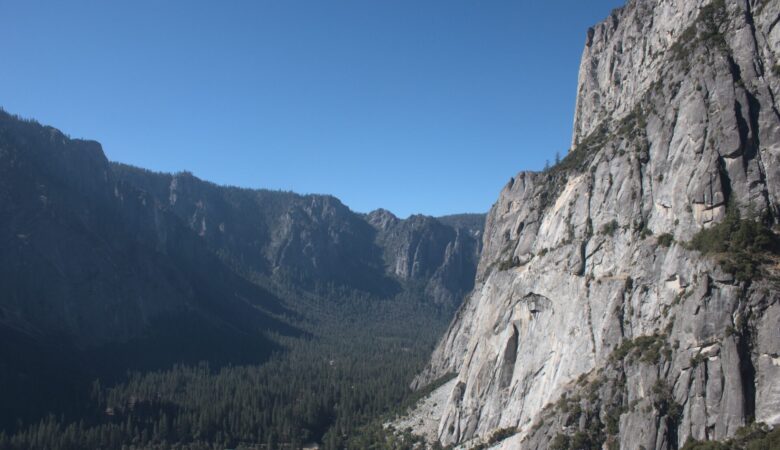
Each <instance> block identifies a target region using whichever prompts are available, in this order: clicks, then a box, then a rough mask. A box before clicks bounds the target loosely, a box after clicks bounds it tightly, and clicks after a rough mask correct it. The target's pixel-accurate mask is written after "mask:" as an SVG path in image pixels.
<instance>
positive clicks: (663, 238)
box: [658, 233, 674, 247]
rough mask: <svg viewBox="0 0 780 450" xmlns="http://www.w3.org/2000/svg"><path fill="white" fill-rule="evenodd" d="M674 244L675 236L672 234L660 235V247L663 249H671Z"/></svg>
mask: <svg viewBox="0 0 780 450" xmlns="http://www.w3.org/2000/svg"><path fill="white" fill-rule="evenodd" d="M673 242H674V235H672V234H671V233H663V234H659V235H658V245H660V246H661V247H669V246H670V245H672V243H673Z"/></svg>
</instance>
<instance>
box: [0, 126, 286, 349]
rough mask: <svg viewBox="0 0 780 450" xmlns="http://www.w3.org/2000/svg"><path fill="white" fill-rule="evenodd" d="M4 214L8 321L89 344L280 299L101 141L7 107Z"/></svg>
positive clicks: (2, 258) (3, 310)
mask: <svg viewBox="0 0 780 450" xmlns="http://www.w3.org/2000/svg"><path fill="white" fill-rule="evenodd" d="M0 217H1V218H2V220H0V242H2V247H3V251H2V252H0V267H1V268H2V270H0V280H2V285H3V291H4V293H3V295H2V297H0V325H2V326H4V327H8V329H11V330H15V331H17V332H22V333H24V334H28V335H33V336H38V337H49V338H52V337H56V339H58V340H59V342H60V343H64V342H70V343H72V344H73V345H75V346H76V347H79V348H87V347H95V346H99V345H103V344H106V343H109V342H124V341H127V340H130V339H134V338H139V337H141V336H143V335H144V334H145V333H146V332H148V331H149V328H150V326H152V325H153V324H154V323H155V321H157V320H158V319H160V318H162V317H164V316H168V315H171V314H176V315H183V316H186V315H189V314H193V315H195V316H198V317H200V318H202V319H203V320H205V321H206V322H210V323H212V324H213V323H214V322H219V321H220V320H230V321H232V320H235V319H236V318H238V317H244V318H249V317H254V318H257V319H258V322H257V323H264V322H265V321H266V320H267V319H268V318H267V317H266V316H265V315H264V314H263V313H261V311H260V309H256V308H254V307H252V306H250V305H253V304H254V305H255V306H259V307H260V308H261V309H262V308H267V309H270V310H274V309H276V308H277V307H278V306H279V304H278V299H276V298H275V297H274V296H273V295H271V294H270V293H268V292H266V291H264V290H262V289H260V288H258V287H256V286H252V285H250V284H249V283H247V282H245V281H242V280H241V279H240V278H239V277H236V276H234V275H232V273H231V272H230V271H228V270H226V269H222V268H220V267H219V263H218V260H217V259H216V258H215V257H213V256H212V255H210V253H209V252H208V251H207V249H206V248H205V247H203V246H201V245H199V243H198V241H197V238H196V236H195V235H194V234H192V233H191V232H190V231H189V229H188V228H187V227H185V226H183V225H182V224H181V223H180V222H179V221H178V219H176V218H175V217H173V216H171V215H169V214H166V213H165V212H164V211H161V210H160V209H159V208H157V205H156V204H155V202H154V199H153V198H151V197H150V196H149V195H147V194H146V193H144V192H141V191H138V190H136V189H134V188H133V187H131V186H128V185H126V184H124V183H122V182H121V181H119V180H117V179H116V178H115V177H114V175H113V173H112V170H111V167H110V164H109V163H108V161H107V160H106V158H105V156H104V155H103V152H102V149H101V148H100V145H99V144H98V143H96V142H92V141H81V140H71V139H69V138H67V137H66V136H64V135H63V134H62V133H60V132H59V131H57V130H55V129H53V128H50V127H43V126H41V125H39V124H37V123H34V122H28V121H22V120H19V119H17V118H14V117H12V116H10V115H8V114H6V113H5V112H3V113H2V114H0ZM205 273H208V274H209V275H210V277H208V278H204V277H203V274H205ZM263 318H265V319H263ZM239 322H243V320H241V321H239ZM236 325H238V323H236Z"/></svg>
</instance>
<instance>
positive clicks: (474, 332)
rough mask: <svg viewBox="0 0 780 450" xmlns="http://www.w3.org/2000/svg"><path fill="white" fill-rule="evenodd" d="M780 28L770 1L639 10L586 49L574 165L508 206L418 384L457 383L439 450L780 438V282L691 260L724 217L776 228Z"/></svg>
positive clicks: (518, 181) (527, 180) (495, 219)
mask: <svg viewBox="0 0 780 450" xmlns="http://www.w3.org/2000/svg"><path fill="white" fill-rule="evenodd" d="M778 22H780V1H776V0H767V1H754V0H753V1H747V0H739V1H736V0H734V1H723V0H631V1H629V2H628V3H627V5H626V6H625V7H623V8H621V9H618V10H616V11H614V12H613V13H612V14H611V15H610V17H609V18H607V20H606V21H605V22H603V23H602V24H600V25H598V26H596V27H595V28H593V29H592V30H590V31H589V32H588V35H587V39H586V48H585V51H584V54H583V58H582V64H581V69H580V77H579V87H578V94H579V95H578V100H577V108H576V117H575V124H574V133H573V143H574V147H573V148H572V150H571V151H570V153H569V155H567V157H566V158H565V159H564V160H563V161H562V162H561V163H560V164H559V165H557V166H555V167H553V168H551V169H550V170H548V171H546V172H544V173H531V172H523V173H519V174H518V175H517V176H516V177H514V178H513V179H512V180H510V181H509V183H508V184H507V185H506V186H505V187H504V189H503V190H502V192H501V194H500V196H499V198H498V201H497V202H496V203H495V205H494V206H493V208H492V209H491V211H490V213H489V215H488V218H487V222H486V227H485V232H484V241H483V253H482V256H481V259H480V263H479V268H478V270H477V279H476V284H475V287H474V290H473V291H472V294H471V296H470V297H469V298H468V299H467V300H466V302H465V303H464V304H463V306H462V307H461V309H460V310H459V311H458V313H457V315H456V318H455V320H454V321H453V322H452V325H451V326H450V329H449V330H448V332H447V333H446V335H445V336H444V337H443V339H442V340H441V342H440V344H439V346H438V348H437V349H436V350H435V352H434V354H433V356H432V359H431V361H430V364H429V365H428V367H427V368H426V369H425V370H424V372H423V373H421V374H420V375H419V376H418V378H417V379H416V380H415V382H414V386H416V387H421V386H424V385H426V384H427V383H429V382H431V381H432V380H435V379H437V378H439V377H440V376H442V375H443V374H446V373H457V374H458V377H457V383H456V384H455V385H454V387H453V390H452V391H451V395H450V396H449V400H448V402H447V405H446V407H445V408H444V409H443V411H442V414H441V417H440V418H439V425H438V438H439V441H440V443H441V444H444V445H447V444H456V445H457V444H462V443H465V442H475V441H474V439H477V438H478V439H479V440H482V441H484V440H485V439H486V438H487V437H489V436H490V435H491V434H492V433H494V432H495V431H496V430H512V431H513V432H514V434H515V437H513V438H512V439H515V440H516V441H513V442H521V441H522V444H521V445H520V447H521V448H539V449H542V448H548V447H549V446H551V444H552V443H553V441H555V440H556V439H557V440H558V441H561V440H562V439H590V440H591V441H594V442H593V444H594V445H596V444H598V445H619V447H620V448H640V446H643V447H644V448H647V449H662V448H678V447H681V446H682V445H683V443H684V442H685V441H686V440H687V439H688V438H689V437H693V438H695V439H724V438H727V437H729V436H732V435H733V434H734V433H735V432H736V431H737V429H738V428H740V427H742V426H744V425H746V424H747V423H749V422H750V421H752V420H755V421H758V422H766V423H768V424H771V425H775V424H778V423H780V373H778V372H779V371H780V359H779V357H778V355H780V319H779V317H780V301H779V300H780V289H779V288H778V282H777V277H776V275H777V270H776V267H775V268H772V267H768V268H766V270H765V271H764V272H762V275H761V276H754V277H750V279H744V277H743V278H740V277H737V276H735V275H734V273H733V271H729V270H725V269H724V267H723V265H722V264H721V263H720V262H719V260H718V258H717V257H713V256H712V255H705V254H702V253H701V252H699V251H697V250H695V249H693V248H691V247H690V246H688V245H686V243H687V242H688V241H690V240H691V239H692V238H693V237H694V236H695V235H696V234H697V233H698V232H699V231H700V230H702V229H707V228H710V227H713V226H716V225H717V224H719V223H721V222H722V221H723V220H724V218H725V217H726V214H727V209H728V208H729V207H730V208H734V209H736V210H739V211H740V212H741V214H742V217H762V218H764V220H765V221H766V223H768V224H769V225H770V226H777V223H778V212H780V203H778V198H779V197H778V195H780V164H779V162H780V161H778V158H780V134H779V133H780V113H778V109H777V105H776V102H775V96H776V92H777V91H778V89H779V88H780V76H778V75H779V74H780V65H778V51H779V50H780V42H779V39H780V28H778V27H777V26H776V25H777V24H778ZM729 205H731V206H729ZM774 264H776V263H774ZM770 266H771V264H770ZM627 349H628V350H627ZM616 355H617V356H616ZM593 430H596V431H593ZM508 434H512V433H508ZM596 441H598V442H596ZM567 442H568V441H567ZM507 445H509V444H507ZM507 448H517V447H515V446H510V447H507ZM563 448H566V447H563ZM572 448H573V447H572Z"/></svg>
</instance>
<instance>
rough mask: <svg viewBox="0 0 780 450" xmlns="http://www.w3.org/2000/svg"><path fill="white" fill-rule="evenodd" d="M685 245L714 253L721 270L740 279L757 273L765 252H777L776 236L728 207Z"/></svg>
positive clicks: (705, 252) (745, 278) (778, 248)
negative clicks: (719, 219) (715, 220)
mask: <svg viewBox="0 0 780 450" xmlns="http://www.w3.org/2000/svg"><path fill="white" fill-rule="evenodd" d="M688 246H689V247H690V248H692V249H695V250H698V251H700V252H702V253H704V254H717V255H718V256H719V261H720V263H721V266H722V267H723V269H724V270H725V271H727V272H729V273H731V274H734V275H735V276H736V277H737V279H739V280H741V281H749V280H751V279H752V278H753V277H755V276H757V275H759V274H760V273H761V271H760V267H761V265H762V264H764V263H765V262H766V260H767V258H766V257H767V255H769V254H775V255H777V254H779V253H780V245H778V237H777V235H776V234H775V233H774V232H773V231H772V229H771V228H769V226H767V225H766V224H765V223H764V222H763V221H762V220H759V219H757V218H747V219H742V218H741V216H740V212H739V209H738V208H737V207H735V206H730V207H729V208H728V209H727V210H726V217H725V218H724V219H723V220H722V221H721V222H720V223H718V224H716V225H714V226H712V227H710V228H706V229H703V230H701V231H699V232H698V233H697V234H696V235H695V236H694V237H693V239H692V240H691V241H690V243H689V244H688Z"/></svg>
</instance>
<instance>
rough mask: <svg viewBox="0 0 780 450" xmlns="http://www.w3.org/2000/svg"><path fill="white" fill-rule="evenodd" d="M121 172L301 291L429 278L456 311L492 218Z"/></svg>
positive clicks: (245, 260)
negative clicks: (418, 212) (359, 207)
mask: <svg viewBox="0 0 780 450" xmlns="http://www.w3.org/2000/svg"><path fill="white" fill-rule="evenodd" d="M113 168H114V171H115V172H116V173H117V175H118V176H119V177H120V178H121V179H123V180H126V181H127V182H128V183H130V184H133V185H134V186H136V187H138V188H139V189H141V190H143V191H145V192H149V193H151V194H152V195H154V196H155V198H158V199H164V203H165V204H164V205H163V209H165V210H168V211H171V212H172V213H174V214H176V215H177V216H178V217H180V218H181V219H182V220H183V221H185V222H186V223H187V224H188V226H189V227H190V228H191V229H192V231H193V232H195V233H196V234H198V235H199V236H200V237H201V238H202V239H203V241H204V242H206V243H207V244H208V246H209V247H211V248H212V249H214V250H215V251H216V252H217V253H218V254H220V255H221V256H222V257H223V259H224V260H225V261H227V262H228V263H229V264H232V265H234V266H236V267H238V268H240V269H241V270H244V271H249V272H250V276H252V277H256V278H261V279H268V280H270V281H272V282H275V283H283V284H286V285H293V286H294V287H295V288H296V289H301V288H303V289H309V290H311V289H314V290H317V289H321V288H322V286H325V285H329V284H335V285H338V286H342V287H347V288H352V289H358V290H361V291H365V292H368V293H371V294H375V295H379V296H387V295H392V294H394V293H397V292H399V291H400V290H403V289H406V288H410V287H413V286H412V285H414V287H416V286H418V285H420V286H422V287H423V288H424V289H425V292H426V293H427V295H428V296H429V298H430V299H431V301H434V302H436V303H438V304H442V305H443V306H446V307H448V308H455V307H457V305H458V304H459V303H460V302H461V300H462V299H463V296H464V295H465V294H466V293H467V292H468V291H469V290H470V289H471V287H472V286H473V274H474V273H475V271H476V265H477V261H478V257H479V250H480V240H481V232H482V225H483V223H484V216H483V215H480V214H473V215H462V216H449V217H445V218H442V219H437V218H433V217H427V216H412V217H410V218H409V219H406V220H401V219H398V218H397V217H395V216H394V215H393V214H392V213H390V212H389V211H386V210H377V211H374V212H371V213H369V214H366V215H362V214H357V213H354V212H352V211H350V210H349V208H347V207H346V206H344V205H343V204H342V203H341V202H340V201H339V200H338V199H336V198H335V197H331V196H326V195H305V196H302V195H298V194H293V193H288V192H274V191H267V190H252V189H241V188H234V187H223V186H217V185H214V184H212V183H208V182H204V181H202V180H199V179H198V178H196V177H194V176H192V175H191V174H188V173H180V174H175V175H171V174H156V173H152V172H149V171H145V170H142V169H137V168H133V167H129V166H124V165H119V164H115V165H113Z"/></svg>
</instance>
